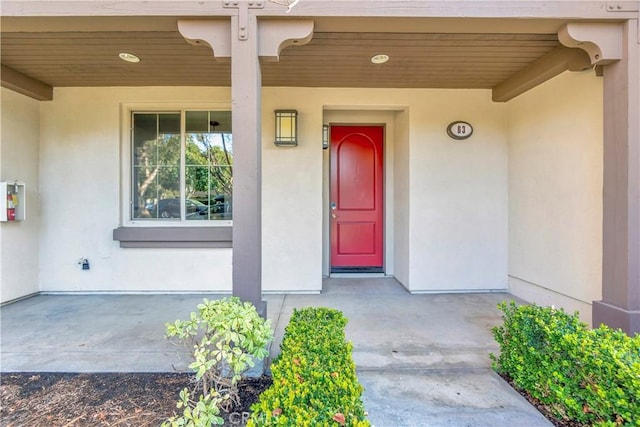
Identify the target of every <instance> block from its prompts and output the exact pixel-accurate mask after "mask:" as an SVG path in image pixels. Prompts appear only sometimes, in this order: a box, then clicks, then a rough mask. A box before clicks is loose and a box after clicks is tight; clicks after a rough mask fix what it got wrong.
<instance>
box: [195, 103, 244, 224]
mask: <svg viewBox="0 0 640 427" xmlns="http://www.w3.org/2000/svg"><path fill="white" fill-rule="evenodd" d="M210 117H211V116H210ZM229 118H230V115H229ZM186 141H187V146H186V156H185V158H186V170H185V183H186V189H185V190H186V191H185V192H186V194H187V198H188V199H190V200H194V201H198V202H201V203H203V204H204V205H206V207H207V209H206V210H205V209H204V208H201V210H199V211H198V214H197V215H191V216H187V218H186V219H187V220H202V219H224V220H230V219H231V217H232V207H231V191H232V188H233V169H232V168H233V166H232V165H233V142H232V138H231V134H229V133H222V132H216V133H211V132H190V133H187V135H186Z"/></svg>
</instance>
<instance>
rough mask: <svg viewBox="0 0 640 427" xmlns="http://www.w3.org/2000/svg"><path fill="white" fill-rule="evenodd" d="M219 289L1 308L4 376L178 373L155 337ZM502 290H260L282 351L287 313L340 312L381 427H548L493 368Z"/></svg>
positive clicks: (181, 364) (175, 355)
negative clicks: (327, 309)
mask: <svg viewBox="0 0 640 427" xmlns="http://www.w3.org/2000/svg"><path fill="white" fill-rule="evenodd" d="M205 296H206V297H207V298H209V299H213V298H216V297H219V296H217V295H90V296H68V295H66V296H53V295H40V296H37V297H33V298H29V299H25V300H22V301H19V302H16V303H13V304H9V305H6V306H4V307H2V308H1V309H0V315H1V321H2V330H1V331H2V335H1V359H0V369H1V371H2V372H18V371H23V372H34V371H41V372H45V371H61V372H62V371H64V372H163V371H173V370H174V369H177V370H186V366H187V365H188V364H189V363H190V360H189V358H188V353H187V352H186V351H185V350H184V349H183V348H182V347H177V346H174V345H172V344H171V343H170V342H169V341H168V340H166V339H165V338H164V324H165V323H166V322H172V321H174V320H175V319H178V318H180V319H186V318H188V315H189V313H190V312H191V311H193V310H194V309H195V307H196V305H197V304H198V303H199V302H200V301H201V300H202V298H203V297H205ZM505 299H512V297H511V296H510V295H509V294H503V293H488V294H439V295H410V294H409V293H407V292H406V291H405V290H404V288H403V287H402V286H401V285H399V284H398V283H397V282H396V281H395V280H393V279H389V278H380V279H329V280H326V281H325V283H324V291H323V293H322V294H321V295H267V296H265V300H267V301H268V309H267V311H268V317H269V318H270V319H271V322H272V326H273V327H274V329H275V332H276V334H275V335H276V338H275V341H274V343H273V345H272V346H271V351H270V354H271V357H275V356H276V355H277V353H278V351H279V344H280V342H281V340H282V334H283V332H284V328H285V327H286V325H287V324H288V322H289V319H290V316H291V314H292V312H293V309H294V308H301V307H307V306H327V307H333V308H336V309H339V310H341V311H342V312H343V313H344V314H345V316H346V317H347V318H348V319H349V324H348V325H347V329H346V333H347V337H348V339H350V340H351V341H353V344H354V350H353V357H354V360H355V362H356V366H357V369H358V377H359V379H360V381H361V383H362V384H363V386H364V387H365V392H364V395H363V401H364V404H365V407H366V409H367V410H368V412H369V419H370V420H371V422H372V424H373V425H374V426H377V427H386V426H389V427H391V426H397V427H400V426H492V427H498V426H513V425H519V426H550V425H551V424H550V423H549V422H548V421H547V420H546V419H545V418H544V417H543V416H542V415H541V414H540V413H539V412H538V411H537V410H536V409H535V408H534V407H532V406H531V405H529V403H527V402H526V400H524V399H523V398H522V397H521V396H520V395H519V394H518V393H516V392H515V391H513V390H512V389H511V387H509V386H508V385H507V384H506V383H505V382H504V381H503V380H502V379H501V378H500V377H499V376H498V375H496V374H495V373H494V372H493V371H492V370H491V368H490V366H491V362H490V360H489V356H488V354H489V353H490V352H494V353H495V352H497V350H498V347H497V345H496V343H495V342H494V340H493V337H492V335H491V327H493V326H495V325H498V324H500V315H499V312H498V310H497V309H496V304H497V303H498V302H499V301H503V300H505Z"/></svg>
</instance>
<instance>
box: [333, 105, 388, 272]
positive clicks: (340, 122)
mask: <svg viewBox="0 0 640 427" xmlns="http://www.w3.org/2000/svg"><path fill="white" fill-rule="evenodd" d="M395 113H397V111H396V109H388V110H387V109H384V110H335V111H334V110H326V109H325V111H324V121H323V123H325V124H328V125H329V126H381V127H382V128H383V141H382V147H383V159H382V162H383V164H382V171H383V180H382V181H383V183H382V186H383V188H382V199H383V208H382V224H383V232H382V252H383V254H382V269H383V273H337V274H336V273H333V274H331V259H330V258H331V255H330V252H331V247H330V245H331V235H330V233H331V229H330V220H329V215H330V213H329V210H330V209H329V203H330V200H329V199H330V180H331V171H330V163H331V158H330V150H329V149H326V150H322V151H323V183H322V186H323V189H322V191H323V196H322V222H323V230H322V236H323V239H322V241H323V243H322V244H323V248H322V276H323V277H332V276H333V277H335V276H340V277H343V276H350V277H358V276H362V275H368V276H392V275H393V252H394V251H393V236H394V231H393V206H392V205H390V202H391V201H392V200H393V132H394V120H395Z"/></svg>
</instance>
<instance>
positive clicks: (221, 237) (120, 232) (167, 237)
mask: <svg viewBox="0 0 640 427" xmlns="http://www.w3.org/2000/svg"><path fill="white" fill-rule="evenodd" d="M232 231H233V228H232V227H118V228H116V229H115V230H113V240H117V241H119V242H120V247H121V248H230V247H231V246H232Z"/></svg>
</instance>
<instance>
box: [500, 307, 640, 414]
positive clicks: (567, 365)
mask: <svg viewBox="0 0 640 427" xmlns="http://www.w3.org/2000/svg"><path fill="white" fill-rule="evenodd" d="M498 308H499V309H500V310H501V311H502V312H503V313H504V314H503V316H502V318H503V321H504V323H503V325H502V326H498V327H495V328H493V336H494V337H495V339H496V341H497V342H498V344H500V356H499V357H496V356H495V355H493V354H492V355H491V359H492V360H493V367H494V369H495V370H496V371H498V372H499V373H502V374H505V375H507V376H509V377H510V378H511V379H512V380H513V383H514V384H515V386H516V387H518V388H520V389H523V390H525V391H526V392H527V393H528V394H529V395H530V396H531V397H533V398H535V399H538V400H539V401H540V402H541V403H543V404H545V405H547V407H548V408H549V409H550V410H551V411H552V412H553V414H554V415H555V416H556V417H557V418H558V419H563V420H573V421H578V422H580V423H583V424H587V425H597V426H619V425H623V426H640V335H636V336H635V337H629V336H628V335H626V334H625V333H624V332H622V331H620V330H613V329H611V328H609V327H607V326H605V325H602V326H600V327H599V328H597V329H593V330H592V329H588V328H587V325H585V324H584V323H582V322H580V320H579V318H578V314H577V313H574V314H573V315H570V314H568V313H566V312H565V311H564V310H562V309H560V310H557V309H554V308H549V307H539V306H536V305H535V304H533V305H522V306H517V305H516V304H515V303H514V302H510V303H509V304H507V303H501V304H499V305H498Z"/></svg>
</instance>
